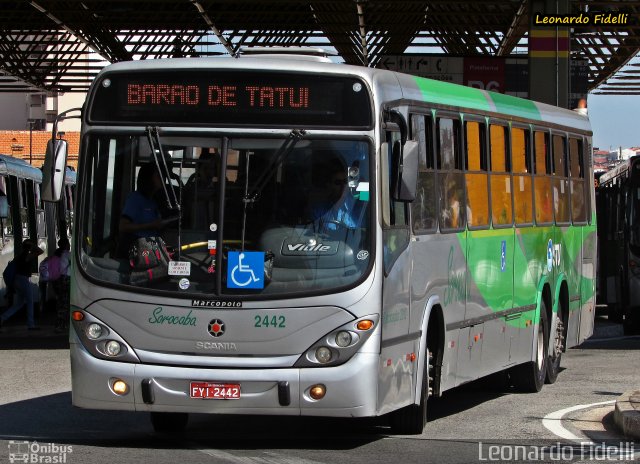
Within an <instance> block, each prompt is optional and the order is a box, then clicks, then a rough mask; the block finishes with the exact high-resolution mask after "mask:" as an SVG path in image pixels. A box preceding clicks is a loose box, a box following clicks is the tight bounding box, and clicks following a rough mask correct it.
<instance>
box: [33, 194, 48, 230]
mask: <svg viewBox="0 0 640 464" xmlns="http://www.w3.org/2000/svg"><path fill="white" fill-rule="evenodd" d="M40 189H41V185H40V184H39V183H37V182H34V184H33V194H34V196H35V205H36V231H37V235H38V238H46V236H47V224H46V221H45V216H44V202H43V201H42V196H41V195H40Z"/></svg>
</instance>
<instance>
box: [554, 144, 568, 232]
mask: <svg viewBox="0 0 640 464" xmlns="http://www.w3.org/2000/svg"><path fill="white" fill-rule="evenodd" d="M568 177H569V176H568V173H567V139H566V137H565V136H564V135H558V134H554V135H553V209H554V213H555V218H556V223H558V224H568V223H569V222H570V221H571V211H570V210H571V205H570V201H571V197H570V194H569V179H568Z"/></svg>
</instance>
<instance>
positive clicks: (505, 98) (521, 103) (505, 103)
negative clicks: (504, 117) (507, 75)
mask: <svg viewBox="0 0 640 464" xmlns="http://www.w3.org/2000/svg"><path fill="white" fill-rule="evenodd" d="M489 95H491V99H492V100H493V103H494V104H495V105H496V111H497V112H498V113H507V114H511V115H513V116H520V117H522V118H528V119H537V120H540V119H542V118H541V116H540V111H539V110H538V107H537V106H536V104H535V103H534V102H532V101H531V100H525V99H524V98H517V97H513V96H511V95H504V94H501V93H495V92H491V93H490V94H489Z"/></svg>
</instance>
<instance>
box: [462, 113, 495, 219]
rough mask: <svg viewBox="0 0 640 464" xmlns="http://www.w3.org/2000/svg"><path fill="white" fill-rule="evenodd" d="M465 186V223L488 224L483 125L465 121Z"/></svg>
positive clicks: (487, 189) (487, 188)
mask: <svg viewBox="0 0 640 464" xmlns="http://www.w3.org/2000/svg"><path fill="white" fill-rule="evenodd" d="M465 140H466V144H465V146H466V168H467V172H466V173H465V181H466V187H467V224H468V225H469V227H482V226H488V225H489V186H488V184H487V154H486V149H485V143H484V141H485V140H486V135H485V125H484V124H480V123H479V122H475V121H467V122H465Z"/></svg>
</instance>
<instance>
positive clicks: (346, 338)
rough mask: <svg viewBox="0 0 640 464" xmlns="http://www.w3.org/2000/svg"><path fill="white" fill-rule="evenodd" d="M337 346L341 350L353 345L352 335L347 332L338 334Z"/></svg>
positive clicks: (342, 331) (343, 331)
mask: <svg viewBox="0 0 640 464" xmlns="http://www.w3.org/2000/svg"><path fill="white" fill-rule="evenodd" d="M336 345H338V346H339V347H341V348H344V347H345V346H349V345H351V334H350V333H349V332H347V331H346V330H341V331H340V332H338V333H337V334H336Z"/></svg>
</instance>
